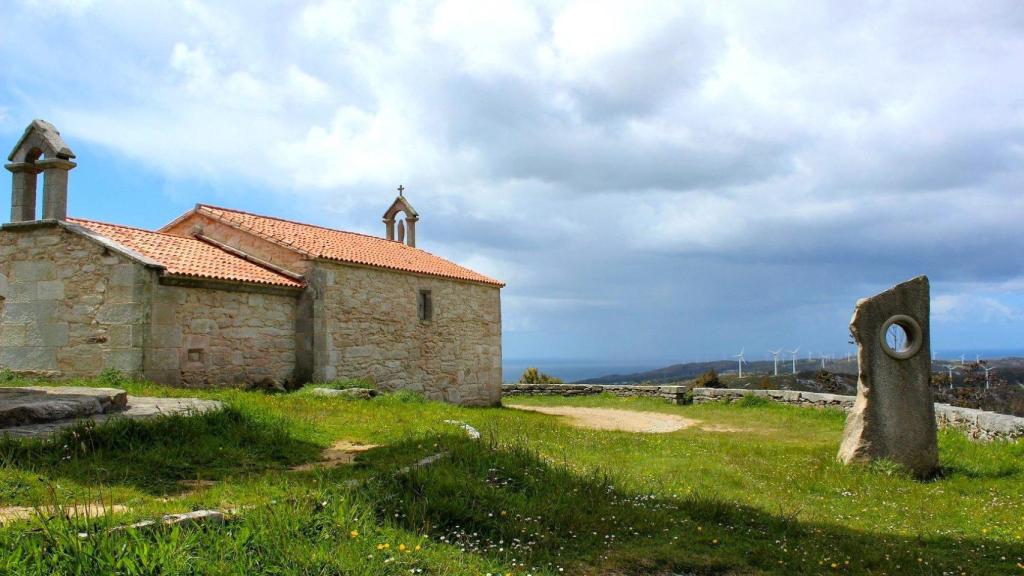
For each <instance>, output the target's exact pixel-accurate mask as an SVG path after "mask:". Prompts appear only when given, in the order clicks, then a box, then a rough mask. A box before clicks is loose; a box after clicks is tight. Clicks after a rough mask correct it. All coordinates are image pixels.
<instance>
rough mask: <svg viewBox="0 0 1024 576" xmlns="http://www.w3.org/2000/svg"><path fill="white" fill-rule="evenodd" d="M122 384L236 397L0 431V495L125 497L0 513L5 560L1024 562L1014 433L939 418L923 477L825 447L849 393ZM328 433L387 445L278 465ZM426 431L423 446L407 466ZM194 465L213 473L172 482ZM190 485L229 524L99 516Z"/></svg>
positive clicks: (818, 567) (888, 565)
mask: <svg viewBox="0 0 1024 576" xmlns="http://www.w3.org/2000/svg"><path fill="white" fill-rule="evenodd" d="M123 385H124V386H123V387H125V388H128V389H129V391H130V393H133V394H148V395H164V396H184V395H198V396H202V397H208V398H215V399H218V400H222V401H224V402H225V403H226V404H227V405H228V409H227V410H225V411H223V412H219V413H213V414H207V415H203V416H199V417H194V418H188V419H186V418H174V417H172V418H164V419H160V420H154V421H149V422H145V423H140V422H115V423H112V424H109V425H105V426H99V427H94V428H90V427H82V428H79V429H75V430H72V431H69V432H68V433H66V434H64V435H62V436H60V437H57V438H55V439H54V440H52V441H48V442H41V441H24V440H0V506H52V505H55V504H56V505H58V506H69V505H74V504H76V503H78V504H81V503H86V502H99V501H102V502H104V503H106V504H120V505H123V506H126V507H127V508H128V509H129V510H128V511H127V512H126V513H124V514H119V515H116V516H111V515H104V516H101V517H98V518H91V519H83V518H77V519H73V520H65V519H60V518H58V519H48V520H47V519H43V518H42V517H38V518H34V519H31V520H29V521H23V522H17V523H11V524H9V525H7V526H5V527H4V528H0V555H2V556H0V574H53V573H57V574H59V573H67V574H110V573H121V574H382V575H383V574H410V573H412V574H487V573H492V574H508V573H512V574H609V575H626V574H637V575H639V574H666V575H667V574H823V573H842V574H922V575H923V574H928V575H932V574H1022V575H1024V520H1022V518H1024V443H1021V442H1017V443H1013V444H1011V443H995V444H976V443H972V442H969V441H967V440H966V439H965V438H964V437H963V436H961V435H960V434H958V433H955V432H943V433H941V435H940V451H941V460H942V464H943V473H942V475H941V476H940V477H939V478H937V479H935V480H932V481H929V482H920V481H916V480H913V479H911V478H909V477H907V476H905V475H903V474H901V473H900V471H899V470H897V469H896V468H895V467H893V466H886V465H884V464H882V465H876V466H872V467H854V468H847V467H844V466H841V465H839V464H837V463H836V462H835V460H834V457H835V452H836V448H837V446H838V442H839V439H840V436H841V433H842V425H843V418H844V416H843V415H842V414H841V413H837V412H831V411H815V410H810V409H801V408H795V407H789V406H781V405H774V404H765V403H763V402H755V401H749V402H741V403H739V404H738V405H698V406H673V405H669V404H666V403H663V402H660V401H656V400H647V399H618V398H611V397H602V396H598V397H588V398H576V399H565V398H550V397H539V398H518V397H517V398H516V402H517V403H523V404H547V405H566V404H572V405H581V406H600V407H614V408H627V409H631V410H641V411H647V410H651V411H661V412H668V413H674V414H679V415H682V416H685V417H688V418H695V419H698V420H702V421H705V422H708V423H713V424H716V425H720V426H722V427H724V428H730V429H734V430H738V431H731V432H708V431H704V430H700V429H687V430H681V431H678V432H674V433H670V434H631V433H624V432H610V431H596V430H587V429H580V428H575V427H572V426H569V425H567V424H566V423H565V422H564V421H563V420H561V419H559V418H556V417H552V416H548V415H543V414H537V413H529V412H521V411H515V410H509V409H502V408H486V409H480V408H477V409H472V408H460V407H456V406H450V405H445V404H439V403H434V402H425V401H422V400H421V399H419V398H418V397H416V396H414V395H411V394H394V395H383V396H380V397H378V398H375V399H373V400H370V401H362V400H344V399H332V398H321V397H317V396H313V395H311V394H308V393H306V392H297V393H291V394H282V395H264V394H262V393H253V392H240V391H233V390H225V391H185V390H176V389H168V388H161V387H155V386H149V385H144V384H138V383H123ZM447 419H455V420H461V421H464V422H468V423H469V424H471V425H473V426H475V427H476V428H478V429H479V430H480V431H481V432H482V435H483V437H482V439H481V440H480V441H479V442H473V441H471V440H469V439H467V438H466V436H465V434H463V433H462V431H461V430H460V429H459V428H458V427H456V426H453V425H452V424H447V423H445V422H444V421H445V420H447ZM337 440H349V441H353V442H361V443H369V444H379V445H381V447H380V448H377V449H374V450H371V451H368V452H365V453H364V454H363V455H362V456H361V457H360V460H359V462H358V463H357V464H356V465H348V466H340V467H337V468H334V469H330V470H314V471H307V472H299V471H292V470H290V468H292V467H293V466H295V465H297V464H302V463H307V462H311V461H315V460H316V459H317V458H318V455H319V453H320V452H321V451H322V450H323V449H324V448H326V447H328V446H329V445H331V444H332V443H333V442H335V441H337ZM439 452H443V453H444V454H445V457H444V458H442V459H440V460H438V461H437V462H436V463H435V464H433V465H432V466H430V467H426V468H421V469H416V470H413V471H410V472H407V473H399V472H398V470H399V469H400V468H401V467H403V466H407V465H409V464H411V463H413V462H415V461H417V460H418V459H420V458H423V457H425V456H427V455H430V454H435V453H439ZM353 479H358V480H360V481H359V482H358V483H352V482H348V481H349V480H353ZM195 480H204V481H211V482H212V483H210V482H208V483H204V484H202V485H200V486H199V487H196V486H195V485H194V484H193V485H191V486H187V485H184V484H183V483H182V482H181V481H195ZM201 508H221V509H236V510H238V513H237V514H236V515H235V516H233V517H232V518H230V519H229V521H228V522H227V523H225V524H224V525H211V526H203V527H199V528H174V529H163V528H161V529H152V530H143V531H116V532H108V530H109V528H110V527H113V526H115V525H120V524H125V523H127V522H131V521H135V520H139V519H145V518H153V517H157V516H159V515H160V514H163V513H171V512H182V511H187V510H193V509H201ZM79 533H86V534H88V536H85V537H82V536H79Z"/></svg>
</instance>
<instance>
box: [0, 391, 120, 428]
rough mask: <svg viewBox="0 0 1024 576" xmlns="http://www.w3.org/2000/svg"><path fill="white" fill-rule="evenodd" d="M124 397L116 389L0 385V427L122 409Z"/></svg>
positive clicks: (87, 415) (81, 416)
mask: <svg viewBox="0 0 1024 576" xmlns="http://www.w3.org/2000/svg"><path fill="white" fill-rule="evenodd" d="M127 399H128V396H127V394H125V391H124V390H118V389H116V388H84V387H75V386H29V387H19V388H0V428H8V427H12V426H22V425H26V424H41V423H46V422H52V421H55V420H65V419H69V418H71V419H74V418H85V417H89V416H93V415H96V414H103V413H106V412H108V411H112V410H123V409H124V407H125V405H126V404H127Z"/></svg>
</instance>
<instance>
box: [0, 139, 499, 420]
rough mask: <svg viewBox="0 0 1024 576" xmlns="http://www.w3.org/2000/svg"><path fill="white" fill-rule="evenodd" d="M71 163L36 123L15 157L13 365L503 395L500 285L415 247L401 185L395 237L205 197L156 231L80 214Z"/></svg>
mask: <svg viewBox="0 0 1024 576" xmlns="http://www.w3.org/2000/svg"><path fill="white" fill-rule="evenodd" d="M74 159H75V154H74V153H73V152H72V151H71V149H70V148H68V146H67V144H65V142H64V140H63V139H62V138H61V136H60V133H59V132H58V131H57V130H56V128H54V127H53V125H51V124H49V123H47V122H45V121H42V120H35V121H33V122H32V123H31V124H30V125H29V126H28V128H27V129H26V130H25V133H24V135H23V136H22V137H21V139H20V140H19V141H18V143H17V144H16V145H15V147H14V151H13V152H11V154H10V156H9V157H8V160H9V161H10V163H8V164H6V165H5V167H6V168H7V169H8V170H9V171H10V172H11V173H12V174H13V189H12V195H11V222H10V223H7V224H4V225H3V226H2V228H0V366H2V367H3V368H6V369H9V370H12V371H14V372H18V373H27V374H32V375H40V376H47V377H54V378H74V377H88V376H95V375H97V374H99V373H100V372H102V371H103V370H105V369H115V370H119V371H121V372H123V373H125V374H127V375H129V376H131V377H134V378H141V379H146V380H151V381H154V382H158V383H162V384H170V385H178V386H188V387H201V386H242V385H246V384H248V383H253V382H258V381H261V380H264V379H267V378H271V379H274V380H277V381H279V382H282V383H286V382H287V383H290V384H292V385H299V384H304V383H307V382H323V381H329V380H333V379H338V378H368V379H371V380H372V381H374V382H375V383H376V384H377V385H378V387H380V388H382V389H385V390H395V389H405V390H414V391H417V392H421V393H423V394H424V395H425V396H426V397H428V398H431V399H437V400H445V401H448V402H454V403H459V404H471V405H491V404H496V403H498V402H499V401H500V396H501V288H502V287H503V286H504V285H503V284H502V283H501V282H499V281H497V280H494V279H492V278H489V277H487V276H484V275H483V274H479V273H477V272H474V271H472V270H470V269H468V268H465V267H462V266H459V265H457V264H454V263H452V262H450V261H448V260H445V259H443V258H440V257H438V256H435V255H433V254H431V253H429V252H426V251H423V250H421V249H419V248H416V223H417V222H418V221H419V215H418V214H417V213H416V211H415V210H414V209H413V208H412V206H411V205H410V204H409V202H408V200H406V198H405V196H404V193H403V192H402V189H401V188H400V192H399V196H398V197H397V198H395V201H394V203H392V205H391V206H390V208H388V210H387V211H386V212H385V213H384V224H385V232H386V236H385V237H384V238H379V237H375V236H368V235H364V234H357V233H353V232H345V231H342V230H334V229H331V228H324V227H320V226H314V225H311V224H302V223H299V222H293V221H289V220H284V219H281V218H275V217H271V216H260V215H257V214H251V213H249V212H244V211H241V210H233V209H228V208H219V207H216V206H209V205H206V204H199V205H197V206H196V207H195V208H194V209H193V210H191V211H189V212H187V213H185V214H183V215H181V216H180V217H178V218H177V219H175V220H174V221H172V222H170V223H168V224H167V225H166V226H164V227H163V228H161V229H159V230H155V231H151V230H144V229H141V228H135V227H131V226H124V225H118V224H107V223H103V222H95V221H92V220H85V219H81V218H71V217H68V216H67V194H68V173H69V171H70V170H71V169H73V168H74V167H75V166H76V164H75V162H74V161H73V160H74ZM40 175H41V179H42V202H41V204H42V214H41V218H40V217H37V214H36V191H37V183H38V180H39V179H40Z"/></svg>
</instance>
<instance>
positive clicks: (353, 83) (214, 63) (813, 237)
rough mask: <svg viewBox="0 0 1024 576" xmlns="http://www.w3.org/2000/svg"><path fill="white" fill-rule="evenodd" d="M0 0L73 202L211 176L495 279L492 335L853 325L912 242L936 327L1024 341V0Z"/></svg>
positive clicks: (143, 206) (152, 222)
mask: <svg viewBox="0 0 1024 576" xmlns="http://www.w3.org/2000/svg"><path fill="white" fill-rule="evenodd" d="M9 2H10V0H9V1H8V2H5V3H4V4H5V6H4V9H3V10H2V11H0V61H2V62H3V66H0V138H2V139H3V140H4V141H7V142H9V143H10V145H13V144H14V141H15V140H16V139H17V137H18V135H19V134H20V132H21V130H23V129H24V127H25V125H26V124H27V123H28V122H29V121H30V120H31V119H32V118H34V117H40V118H45V119H47V120H49V121H51V122H53V123H54V124H56V125H57V127H58V128H59V129H60V130H61V131H62V133H63V135H64V136H65V139H66V140H67V141H68V143H69V144H70V145H71V147H72V148H73V149H74V150H75V152H76V153H77V154H78V161H79V167H78V168H77V169H76V170H75V171H74V172H72V174H71V192H70V212H71V213H72V214H73V215H76V216H80V217H88V218H95V219H100V220H107V221H114V222H119V223H125V224H134V225H140V226H147V227H157V226H159V225H161V224H162V223H164V222H166V221H168V220H170V219H171V218H173V217H175V216H176V215H178V214H180V213H182V212H184V211H186V210H187V209H189V208H190V207H191V206H192V205H193V204H194V203H196V202H208V203H212V204H219V205H225V206H230V207H235V208H240V209H246V210H250V211H255V212H261V213H268V214H273V215H279V216H282V217H286V218H292V219H299V220H304V221H308V222H313V223H317V224H322V225H327V226H332V227H338V228H343V229H349V230H356V231H361V232H369V233H374V234H382V233H383V225H382V224H381V222H380V216H381V214H382V212H383V210H384V209H385V208H386V207H387V205H388V204H389V203H390V201H391V199H392V198H393V196H394V194H395V192H394V190H395V187H397V186H398V185H399V184H404V185H405V186H406V188H407V196H408V197H409V199H410V200H411V201H412V203H413V204H414V205H415V206H416V208H417V210H418V211H419V212H420V213H421V216H422V220H421V222H420V226H419V230H418V240H419V243H420V246H421V247H423V248H425V249H427V250H429V251H432V252H434V253H437V254H439V255H442V256H445V257H447V258H450V259H452V260H455V261H457V262H460V263H463V264H466V265H469V266H470V267H473V268H475V269H478V270H480V271H482V272H485V273H488V274H490V275H493V276H495V277H498V278H500V279H503V280H505V281H507V282H508V287H507V288H506V289H505V291H504V293H503V310H504V322H505V323H504V331H505V355H506V357H507V358H520V359H563V360H564V359H580V360H586V361H592V362H605V363H625V364H644V363H651V364H658V363H662V362H666V361H676V360H689V359H701V358H706V357H721V356H723V355H725V354H727V353H735V352H736V351H738V350H739V349H740V348H741V347H745V348H746V349H747V351H748V357H751V356H753V357H757V356H763V355H764V354H765V352H764V351H766V350H767V349H768V348H775V347H781V346H786V347H795V346H802V347H803V348H804V349H805V350H806V349H812V350H816V351H819V350H820V351H831V352H836V353H841V352H845V351H847V350H848V349H849V345H848V344H847V341H848V333H847V328H846V325H847V323H848V322H849V318H850V314H851V312H852V309H853V305H854V303H855V301H856V299H857V298H859V297H862V296H866V295H870V294H872V293H874V292H876V291H878V290H880V289H883V288H885V287H887V286H888V285H891V284H893V283H895V282H897V281H900V280H903V279H906V278H909V277H912V276H915V275H918V274H927V275H928V276H929V277H930V278H931V279H932V282H933V285H932V291H933V292H932V296H933V302H932V305H933V346H934V347H936V348H938V349H940V350H949V351H951V352H952V351H957V354H959V350H974V349H979V348H1024V336H1022V335H1024V257H1022V248H1024V226H1022V221H1024V193H1022V192H1024V74H1022V72H1021V71H1022V65H1024V64H1022V63H1024V5H1021V4H1020V3H1019V2H1017V1H1007V2H999V1H995V0H993V1H988V2H983V3H977V4H975V5H973V6H970V7H968V4H969V3H965V2H957V1H952V2H936V1H934V0H930V1H923V2H902V3H890V2H884V3H883V2H878V3H872V2H867V3H850V2H846V1H836V2H817V1H816V2H800V3H789V2H706V3H696V2H694V3H689V2H680V1H670V2H637V1H635V0H631V1H629V2H626V1H622V2H608V1H601V0H586V1H579V2H571V1H566V2H559V1H553V2H543V3H537V2H498V3H485V2H480V1H478V0H458V1H444V2H394V3H385V2H378V1H367V2H351V1H323V2H309V3H306V4H300V3H298V2H293V1H280V2H250V1H238V2H217V3H214V2H202V1H200V0H184V1H174V2H172V1H166V2H163V1H162V2H151V3H149V2H137V1H135V0H124V1H118V0H111V1H105V0H94V1H88V0H78V1H71V0H38V1H23V2H18V1H14V2H13V6H10V5H9Z"/></svg>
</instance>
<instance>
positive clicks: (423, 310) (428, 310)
mask: <svg viewBox="0 0 1024 576" xmlns="http://www.w3.org/2000/svg"><path fill="white" fill-rule="evenodd" d="M419 309H420V310H419V311H420V322H430V321H431V320H432V319H433V318H434V301H433V299H432V298H431V295H430V290H420V305H419Z"/></svg>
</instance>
